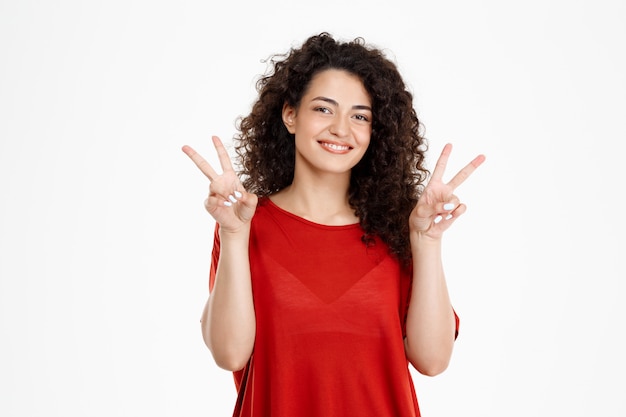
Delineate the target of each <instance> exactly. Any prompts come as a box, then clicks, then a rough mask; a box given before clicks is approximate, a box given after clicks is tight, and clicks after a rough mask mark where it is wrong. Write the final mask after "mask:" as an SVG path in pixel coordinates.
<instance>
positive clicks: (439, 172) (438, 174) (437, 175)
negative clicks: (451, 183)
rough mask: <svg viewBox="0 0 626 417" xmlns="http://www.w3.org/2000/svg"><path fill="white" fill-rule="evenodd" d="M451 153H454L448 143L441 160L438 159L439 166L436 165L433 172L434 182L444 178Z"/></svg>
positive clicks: (440, 157)
mask: <svg viewBox="0 0 626 417" xmlns="http://www.w3.org/2000/svg"><path fill="white" fill-rule="evenodd" d="M450 152H452V144H450V143H447V144H446V146H444V147H443V150H442V151H441V155H439V159H437V164H436V165H435V169H434V170H433V176H432V179H433V180H439V181H441V179H442V178H443V173H444V171H445V170H446V165H448V157H449V156H450Z"/></svg>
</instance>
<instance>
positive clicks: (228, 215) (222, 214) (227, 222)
mask: <svg viewBox="0 0 626 417" xmlns="http://www.w3.org/2000/svg"><path fill="white" fill-rule="evenodd" d="M212 139H213V145H214V146H215V150H216V151H217V156H218V158H219V161H220V165H221V167H222V171H223V172H222V174H221V175H219V174H218V173H217V172H215V170H214V169H213V167H212V166H211V164H209V163H208V162H207V161H206V160H205V159H204V158H203V157H202V156H200V154H199V153H197V152H196V151H195V150H193V149H192V148H191V147H190V146H187V145H185V146H183V148H182V150H183V152H184V153H185V154H186V155H187V156H188V157H189V158H190V159H191V160H192V161H193V162H194V163H195V164H196V166H197V167H198V168H199V169H200V171H202V173H203V174H204V175H206V177H207V178H208V179H209V181H210V182H211V184H210V186H209V196H208V198H207V199H206V200H205V201H204V207H205V208H206V210H207V211H208V212H209V214H210V215H211V216H213V218H214V219H215V221H216V222H217V223H219V225H220V229H221V230H222V231H227V232H237V231H239V230H241V228H242V227H243V226H245V225H247V224H249V223H250V220H252V217H253V216H254V212H255V211H256V205H257V202H258V198H257V196H256V195H255V194H251V193H248V192H246V190H245V189H244V188H243V185H242V184H241V181H239V178H238V177H237V174H236V173H235V171H234V170H233V166H232V163H231V160H230V157H229V156H228V152H227V151H226V148H224V145H223V144H222V141H221V140H220V139H219V138H218V137H217V136H213V137H212Z"/></svg>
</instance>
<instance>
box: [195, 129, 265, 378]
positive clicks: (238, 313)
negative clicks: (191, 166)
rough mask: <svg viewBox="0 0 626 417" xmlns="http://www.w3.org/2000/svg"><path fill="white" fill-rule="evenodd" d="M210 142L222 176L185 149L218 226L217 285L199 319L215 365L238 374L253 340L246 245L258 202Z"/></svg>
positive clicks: (218, 146) (219, 147) (222, 152)
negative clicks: (205, 183) (202, 179)
mask: <svg viewBox="0 0 626 417" xmlns="http://www.w3.org/2000/svg"><path fill="white" fill-rule="evenodd" d="M213 144H214V146H215V149H216V151H217V154H218V157H219V161H220V164H221V166H222V169H223V173H222V174H221V175H218V174H217V173H216V172H215V170H214V169H213V168H212V167H211V165H210V164H209V163H208V162H207V161H206V160H204V158H202V157H201V156H200V155H199V154H198V153H197V152H196V151H194V150H193V149H192V148H190V147H189V146H184V147H183V152H185V154H186V155H187V156H189V158H191V160H192V161H193V162H194V163H195V164H196V166H197V167H198V168H199V169H200V170H201V171H202V172H203V173H204V174H205V175H206V176H207V178H208V179H209V180H210V182H211V184H210V187H209V197H208V198H207V199H206V201H205V204H204V205H205V208H206V210H207V211H208V212H209V214H211V216H213V218H214V219H215V221H216V222H217V224H218V228H219V242H218V243H219V262H218V263H217V272H216V274H215V282H214V285H213V288H212V289H211V293H210V295H209V298H208V300H207V302H206V304H205V307H204V310H203V312H202V318H201V320H200V321H201V329H202V336H203V338H204V341H205V343H206V345H207V347H208V348H209V350H210V351H211V353H212V355H213V358H214V359H215V362H216V363H217V365H218V366H220V367H221V368H224V369H227V370H231V371H237V370H240V369H242V368H243V367H244V366H245V365H246V363H247V362H248V360H249V358H250V355H251V354H252V349H253V346H254V339H255V336H256V318H255V314H254V303H253V300H252V283H251V280H250V263H249V259H248V245H249V239H250V224H251V220H252V217H253V216H254V212H255V210H256V205H257V202H258V198H257V196H256V195H254V194H250V193H248V192H246V191H245V190H244V189H243V186H242V185H241V182H240V181H239V179H238V178H237V176H236V174H235V172H234V170H233V168H232V164H231V162H230V158H229V156H228V153H227V152H226V149H225V148H224V146H223V145H222V142H221V141H220V140H219V138H217V137H216V136H214V137H213ZM214 261H215V260H214Z"/></svg>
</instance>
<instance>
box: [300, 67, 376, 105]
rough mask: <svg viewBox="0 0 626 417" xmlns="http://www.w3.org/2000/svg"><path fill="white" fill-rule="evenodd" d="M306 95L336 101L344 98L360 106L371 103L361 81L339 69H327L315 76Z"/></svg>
mask: <svg viewBox="0 0 626 417" xmlns="http://www.w3.org/2000/svg"><path fill="white" fill-rule="evenodd" d="M304 95H305V96H307V95H315V96H318V95H323V96H325V97H329V98H334V99H337V98H341V97H343V98H344V99H346V100H350V101H353V100H356V101H359V103H358V104H367V103H371V99H370V96H369V93H368V92H367V90H366V89H365V86H364V85H363V82H362V81H361V79H360V78H359V77H358V76H356V75H354V74H351V73H349V72H347V71H344V70H338V69H327V70H324V71H321V72H319V73H317V74H315V75H314V76H313V78H312V79H311V82H310V83H309V85H308V87H307V89H306V91H305V92H304ZM353 104H354V103H353Z"/></svg>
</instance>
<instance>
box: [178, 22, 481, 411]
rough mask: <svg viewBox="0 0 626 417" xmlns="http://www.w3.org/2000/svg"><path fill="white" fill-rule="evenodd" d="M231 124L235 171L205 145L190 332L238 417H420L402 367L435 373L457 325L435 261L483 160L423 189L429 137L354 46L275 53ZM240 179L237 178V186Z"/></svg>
mask: <svg viewBox="0 0 626 417" xmlns="http://www.w3.org/2000/svg"><path fill="white" fill-rule="evenodd" d="M271 63H272V66H273V70H272V71H271V72H270V73H268V74H266V75H265V76H264V77H263V78H261V79H260V80H259V82H258V84H257V89H258V92H259V96H258V99H257V101H256V103H255V104H254V106H253V108H252V111H251V113H250V114H249V115H248V116H247V117H245V118H243V119H241V120H240V121H239V126H238V128H239V130H240V133H239V135H238V136H237V137H236V139H237V146H236V150H237V154H238V156H239V159H240V161H239V162H240V165H241V172H239V175H237V173H236V172H235V171H234V169H233V166H232V164H231V160H230V158H229V156H228V154H227V152H226V150H225V148H224V146H223V145H222V143H221V141H220V140H219V138H217V137H213V143H214V146H215V149H216V151H217V154H218V157H219V161H220V164H221V168H222V171H223V172H222V173H221V174H219V173H218V172H216V171H215V169H214V168H213V167H211V165H210V164H209V163H207V162H206V161H205V160H204V159H203V158H202V157H201V156H200V155H199V154H198V153H196V152H195V151H194V150H193V149H192V148H190V147H189V146H184V147H183V151H184V152H185V153H186V154H187V155H188V156H189V157H190V158H191V159H192V160H193V161H194V163H195V164H196V165H197V166H198V167H199V168H200V170H201V171H202V172H203V173H204V174H205V175H206V176H207V177H208V178H209V181H210V191H209V196H208V199H207V200H206V201H205V207H206V209H207V211H208V212H209V213H210V214H211V215H212V216H213V218H214V219H215V221H216V225H217V227H216V233H215V241H214V246H213V262H212V267H211V282H210V296H209V298H208V301H207V303H206V307H205V309H204V312H203V315H202V333H203V336H204V340H205V342H206V344H207V346H208V347H209V349H210V350H211V352H212V355H213V357H214V359H215V361H216V363H217V364H218V365H219V366H220V367H222V368H224V369H227V370H231V371H233V372H234V373H235V374H234V375H235V383H236V388H237V390H238V400H237V404H236V406H235V411H234V415H235V416H273V417H276V416H289V417H293V416H298V417H302V416H325V417H329V416H418V415H419V407H418V403H417V399H416V395H415V392H414V388H413V383H412V380H411V375H410V372H409V369H408V363H411V364H412V366H413V367H415V369H417V371H419V372H421V373H422V374H425V375H436V374H439V373H440V372H442V371H444V370H445V369H446V367H447V365H448V362H449V360H450V356H451V354H452V347H453V344H454V340H455V338H456V334H457V331H458V318H457V317H456V314H455V312H454V310H453V308H452V305H451V302H450V298H449V296H448V290H447V286H446V280H445V276H444V271H443V266H442V261H441V240H442V235H443V232H444V231H445V230H446V229H447V228H448V227H450V225H451V224H452V223H453V222H454V221H455V220H456V219H457V218H458V217H459V216H460V215H461V214H463V212H464V211H465V209H466V208H465V205H463V204H462V203H460V201H459V199H458V198H457V197H456V196H455V195H454V190H455V188H457V187H458V186H459V185H460V184H461V183H462V182H463V181H464V180H465V179H466V178H467V177H468V176H469V175H470V174H471V173H472V172H473V171H474V170H475V169H476V168H477V167H478V166H479V165H480V164H481V163H482V162H483V161H484V156H482V155H480V156H478V157H476V158H475V159H474V160H473V161H472V162H471V163H470V164H468V165H467V166H466V167H465V168H463V169H462V170H461V171H460V172H459V173H458V174H457V175H456V176H454V178H453V179H452V180H451V181H450V182H448V183H444V182H443V181H442V176H443V174H444V170H445V167H446V162H447V160H448V157H449V155H450V152H451V146H450V145H446V146H445V147H444V149H443V151H442V153H441V156H440V157H439V160H438V161H437V164H436V166H435V169H434V171H433V173H432V176H431V178H430V181H429V182H428V185H426V184H425V183H426V179H427V174H428V171H427V170H426V168H425V167H424V152H425V150H426V143H425V139H424V138H423V137H422V136H421V133H420V130H421V125H420V122H419V121H418V118H417V116H416V113H415V110H414V109H413V105H412V95H411V94H410V93H409V92H408V91H407V89H406V86H405V84H404V82H403V80H402V78H401V76H400V74H399V72H398V70H397V68H396V66H395V65H394V64H393V63H392V62H391V61H389V60H388V59H386V58H385V57H384V55H383V53H382V52H381V51H380V50H378V49H376V48H373V47H370V46H368V45H366V44H365V43H364V42H363V40H362V39H360V38H358V39H355V40H354V41H352V42H338V41H336V40H335V39H333V38H332V37H331V36H330V35H329V34H327V33H322V34H320V35H316V36H312V37H310V38H309V39H308V40H306V42H305V43H304V44H303V45H302V46H301V47H300V48H297V49H292V50H290V51H289V53H287V54H285V55H281V56H275V57H274V58H273V60H272V61H271ZM240 178H241V179H242V181H240Z"/></svg>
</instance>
